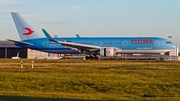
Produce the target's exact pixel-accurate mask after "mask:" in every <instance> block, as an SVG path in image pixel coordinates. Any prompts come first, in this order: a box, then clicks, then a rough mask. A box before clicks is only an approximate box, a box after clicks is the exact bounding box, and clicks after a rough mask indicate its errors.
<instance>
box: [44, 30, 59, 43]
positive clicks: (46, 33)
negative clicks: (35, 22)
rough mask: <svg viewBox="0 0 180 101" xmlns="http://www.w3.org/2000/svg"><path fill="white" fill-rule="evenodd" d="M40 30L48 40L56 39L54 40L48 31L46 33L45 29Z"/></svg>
mask: <svg viewBox="0 0 180 101" xmlns="http://www.w3.org/2000/svg"><path fill="white" fill-rule="evenodd" d="M42 31H43V33H44V35H45V36H46V37H47V38H48V39H49V40H50V41H56V40H54V39H53V38H52V37H51V36H50V35H49V33H48V32H47V31H46V30H45V29H42Z"/></svg>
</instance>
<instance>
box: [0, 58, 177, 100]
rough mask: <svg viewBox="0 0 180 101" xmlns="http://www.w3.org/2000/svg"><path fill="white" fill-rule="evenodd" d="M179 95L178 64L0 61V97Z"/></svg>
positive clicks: (168, 97)
mask: <svg viewBox="0 0 180 101" xmlns="http://www.w3.org/2000/svg"><path fill="white" fill-rule="evenodd" d="M21 61H23V68H22V69H20V62H21ZM32 61H34V68H33V69H32V68H31V62H32ZM179 95H180V62H165V61H164V62H155V61H119V60H101V61H84V60H0V96H13V97H16V96H17V97H31V98H56V99H82V100H153V101H154V100H168V101H171V100H180V97H179ZM0 98H1V97H0Z"/></svg>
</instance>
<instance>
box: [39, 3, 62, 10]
mask: <svg viewBox="0 0 180 101" xmlns="http://www.w3.org/2000/svg"><path fill="white" fill-rule="evenodd" d="M61 5H62V4H61V3H57V4H54V5H50V6H45V7H42V8H41V9H56V7H58V6H61Z"/></svg>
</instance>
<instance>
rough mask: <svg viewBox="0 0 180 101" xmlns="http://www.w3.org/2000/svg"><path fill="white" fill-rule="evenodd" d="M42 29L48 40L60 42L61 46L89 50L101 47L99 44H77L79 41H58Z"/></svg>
mask: <svg viewBox="0 0 180 101" xmlns="http://www.w3.org/2000/svg"><path fill="white" fill-rule="evenodd" d="M42 31H43V32H44V34H45V36H46V37H47V38H48V39H49V40H50V41H54V42H57V43H59V44H62V45H63V46H66V47H70V48H72V49H84V50H90V51H97V50H99V49H100V48H101V47H100V46H94V45H87V44H79V43H73V42H65V41H58V40H55V39H53V38H52V37H51V36H50V35H49V33H48V32H47V31H46V30H45V29H42Z"/></svg>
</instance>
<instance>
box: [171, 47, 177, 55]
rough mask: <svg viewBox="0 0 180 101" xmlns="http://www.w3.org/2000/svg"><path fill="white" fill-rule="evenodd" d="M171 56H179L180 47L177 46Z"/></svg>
mask: <svg viewBox="0 0 180 101" xmlns="http://www.w3.org/2000/svg"><path fill="white" fill-rule="evenodd" d="M169 56H179V48H178V47H176V48H175V49H174V50H171V51H170V52H169Z"/></svg>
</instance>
